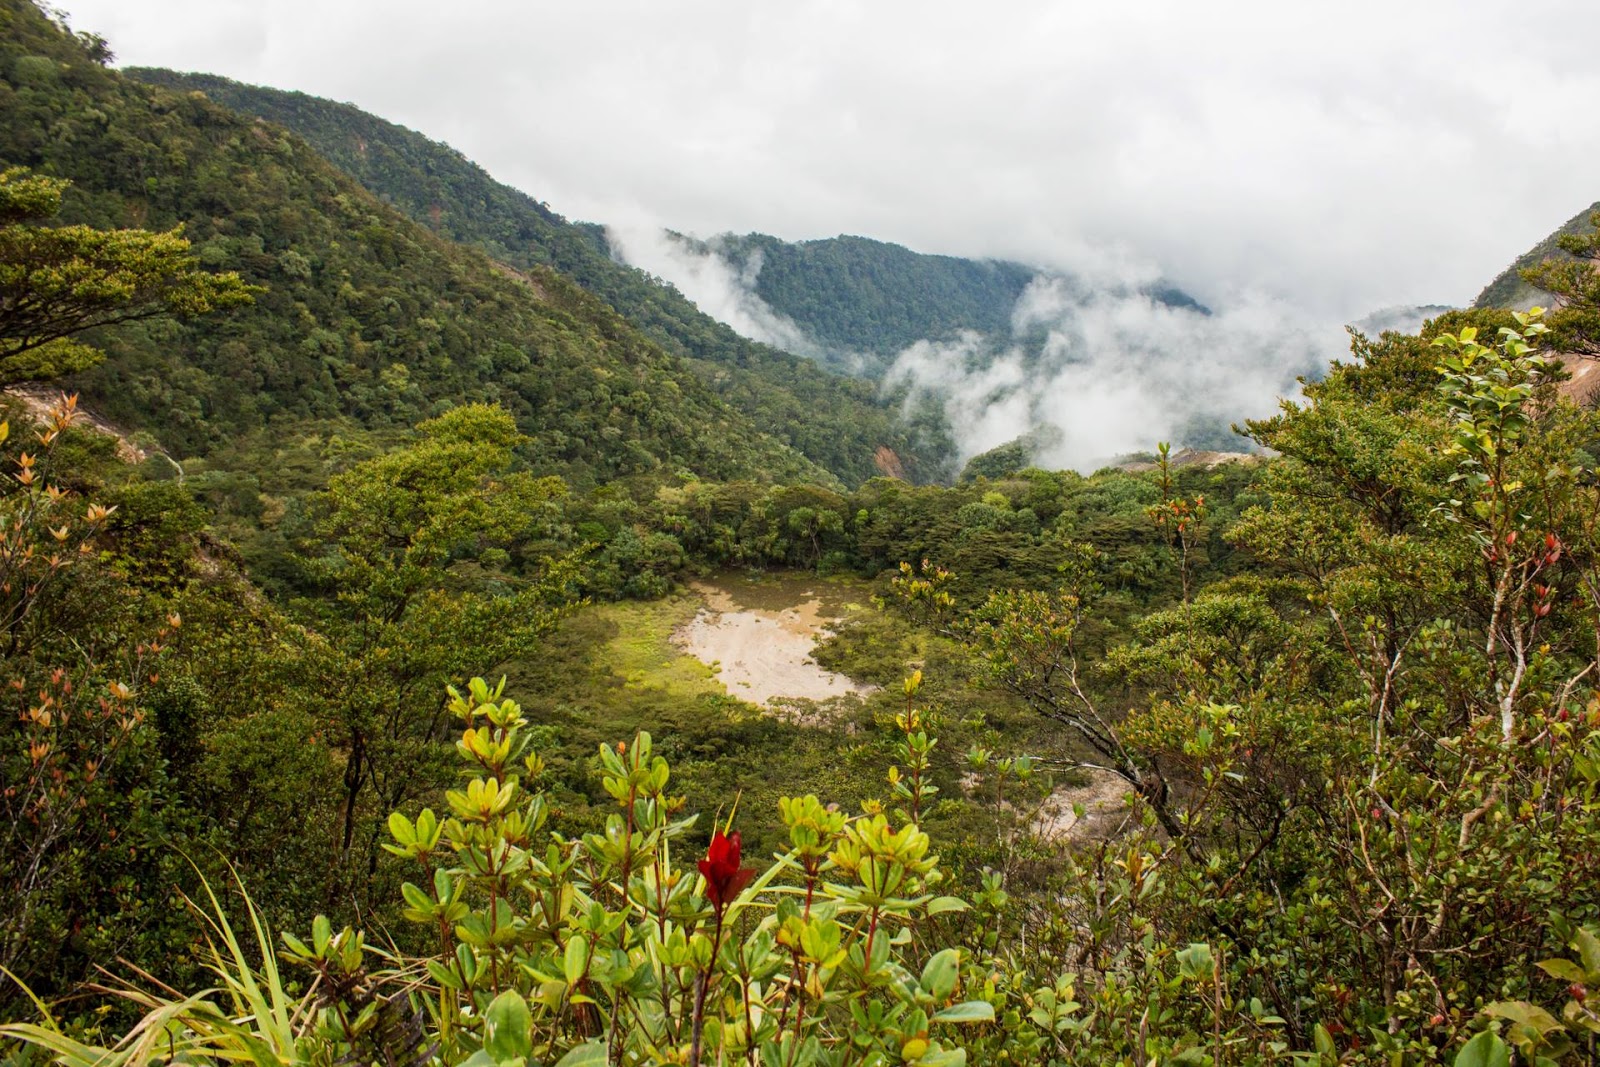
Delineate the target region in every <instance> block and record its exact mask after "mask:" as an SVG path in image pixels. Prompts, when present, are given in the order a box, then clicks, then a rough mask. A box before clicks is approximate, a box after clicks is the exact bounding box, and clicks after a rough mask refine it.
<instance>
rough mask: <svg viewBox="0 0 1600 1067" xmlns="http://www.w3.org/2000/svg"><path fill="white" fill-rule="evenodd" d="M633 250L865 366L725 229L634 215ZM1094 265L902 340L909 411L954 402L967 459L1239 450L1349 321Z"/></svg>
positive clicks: (615, 240) (752, 333) (771, 332)
mask: <svg viewBox="0 0 1600 1067" xmlns="http://www.w3.org/2000/svg"><path fill="white" fill-rule="evenodd" d="M607 232H608V236H609V237H610V240H611V244H612V249H613V251H614V252H615V253H616V254H617V255H619V256H620V257H621V258H622V259H623V260H625V261H626V262H628V263H629V264H631V265H633V266H635V267H639V268H641V269H643V270H645V271H647V272H649V273H651V274H653V275H656V276H657V277H659V278H663V279H665V280H667V281H669V282H671V283H672V284H673V285H675V286H676V287H677V288H678V289H679V290H680V291H681V292H682V293H683V294H684V295H685V296H687V297H689V298H690V299H691V300H693V301H694V302H695V303H696V304H698V305H699V307H700V309H701V310H702V311H704V312H706V313H707V314H709V315H712V316H714V317H716V318H718V319H720V320H721V321H722V322H724V323H726V324H727V325H729V326H731V327H732V328H733V329H734V330H736V331H737V332H739V333H740V334H742V335H744V336H745V337H749V338H751V339H752V340H757V341H763V342H766V343H768V344H771V345H774V346H776V347H779V348H783V349H785V350H787V351H790V352H794V353H797V354H799V355H804V356H809V357H811V358H813V359H816V360H819V361H821V362H824V363H827V364H829V365H831V366H834V367H835V368H848V369H852V370H859V369H860V368H861V367H863V366H865V365H866V363H865V362H864V361H863V358H862V357H861V356H860V355H859V354H856V353H851V352H848V351H840V350H837V349H833V348H830V347H828V346H825V345H822V344H820V343H819V342H817V341H816V340H815V339H814V338H812V337H811V336H809V335H808V334H807V333H806V331H805V329H804V328H803V327H802V326H801V325H800V324H799V323H797V322H795V321H794V320H793V319H791V318H789V317H787V316H785V315H783V314H781V313H779V312H777V311H776V310H774V309H773V308H772V307H770V306H769V305H768V304H767V303H766V302H765V301H764V300H762V299H761V297H760V296H759V295H758V294H757V292H756V289H755V284H756V279H757V277H758V276H759V274H760V270H761V260H760V257H759V256H756V257H753V258H752V259H750V260H749V261H747V262H745V263H743V264H742V265H735V264H734V263H732V262H731V261H730V260H729V259H728V258H727V257H725V256H723V255H721V254H720V253H719V252H718V251H717V248H716V242H715V240H712V241H710V242H702V241H695V240H691V239H686V238H682V237H679V236H676V235H673V234H669V233H666V232H665V231H662V230H660V229H657V228H652V227H648V226H639V227H634V228H629V229H621V228H612V229H610V230H608V231H607ZM1092 262H1094V264H1095V271H1094V274H1093V275H1092V276H1084V275H1076V274H1074V275H1062V274H1052V273H1047V272H1046V273H1041V274H1040V275H1039V277H1037V278H1035V279H1034V281H1033V282H1032V284H1030V285H1029V287H1028V288H1027V289H1026V290H1025V291H1024V292H1023V294H1022V296H1021V298H1020V299H1018V301H1017V303H1016V306H1015V308H1014V309H1013V310H1012V316H1011V330H1010V333H1009V335H1008V336H999V337H996V336H988V335H984V334H981V333H978V332H976V331H965V332H963V333H962V334H960V335H959V336H957V337H955V338H953V339H941V340H932V339H930V340H923V341H918V342H917V343H916V344H913V345H911V346H910V347H908V348H906V349H904V350H903V351H901V352H900V353H898V354H897V355H896V356H895V358H894V359H893V360H892V362H891V363H890V365H889V367H888V369H887V372H886V373H885V374H884V375H883V379H884V388H885V389H886V390H888V391H890V392H903V393H904V397H905V399H904V403H905V404H906V406H907V409H908V410H909V409H911V408H913V407H915V406H917V405H920V404H925V403H927V402H928V401H929V400H930V399H931V400H932V401H934V402H935V403H937V404H938V405H939V406H940V407H941V408H942V409H943V411H944V413H945V416H946V418H947V420H948V421H949V424H950V427H951V431H952V433H953V435H954V438H955V442H956V447H957V452H958V455H957V459H958V461H959V462H960V463H965V462H966V461H967V460H968V459H971V458H972V457H973V456H975V455H978V454H979V453H982V452H986V451H988V450H989V449H991V448H996V447H998V446H1000V445H1003V444H1006V443H1008V442H1010V441H1013V440H1016V439H1017V438H1019V437H1024V436H1028V437H1031V439H1032V440H1034V441H1035V442H1036V443H1037V447H1038V449H1039V454H1038V455H1036V456H1035V457H1034V459H1035V461H1036V462H1038V463H1040V464H1042V465H1044V466H1048V467H1059V468H1073V469H1077V470H1081V471H1091V470H1094V469H1096V468H1097V467H1099V466H1102V465H1104V464H1105V463H1106V462H1107V461H1109V460H1112V459H1114V458H1115V457H1117V456H1119V455H1125V454H1127V453H1130V452H1142V451H1149V450H1151V449H1153V448H1154V447H1155V445H1156V443H1157V442H1158V441H1171V442H1173V443H1174V444H1175V445H1180V446H1181V445H1189V446H1194V447H1205V448H1223V449H1242V448H1246V447H1248V445H1247V443H1246V442H1244V440H1243V439H1242V438H1238V437H1235V436H1233V435H1232V434H1231V433H1230V430H1229V427H1230V425H1231V424H1233V423H1235V422H1241V421H1243V420H1244V419H1247V418H1255V417H1259V416H1264V415H1269V414H1271V413H1272V412H1273V411H1274V410H1275V409H1276V407H1277V404H1278V401H1279V399H1280V398H1282V397H1286V396H1294V395H1297V394H1298V392H1299V384H1298V382H1297V380H1296V379H1297V378H1298V377H1299V376H1301V375H1307V374H1318V373H1320V372H1321V370H1322V368H1324V367H1325V366H1326V365H1327V363H1328V361H1329V360H1330V359H1333V358H1336V357H1338V356H1339V355H1340V354H1342V353H1343V352H1344V350H1345V348H1346V343H1347V338H1346V336H1345V334H1344V331H1343V328H1342V325H1341V324H1340V323H1339V322H1337V321H1335V320H1329V321H1326V322H1322V323H1316V324H1308V323H1309V322H1310V320H1309V317H1308V315H1307V313H1306V312H1305V311H1304V310H1302V309H1298V308H1293V307H1291V306H1289V305H1288V304H1286V303H1284V302H1283V301H1282V300H1280V299H1276V298H1273V297H1270V296H1267V295H1264V294H1262V293H1260V292H1242V293H1233V294H1227V300H1226V303H1225V304H1223V305H1222V306H1221V307H1219V308H1218V309H1217V310H1214V311H1212V310H1208V309H1204V308H1197V307H1192V306H1173V305H1171V304H1169V303H1167V302H1164V301H1163V300H1161V299H1160V298H1159V297H1157V296H1153V295H1151V293H1152V292H1159V291H1160V275H1159V272H1158V271H1157V270H1156V269H1155V268H1154V267H1153V266H1152V265H1151V264H1149V263H1148V262H1144V261H1141V260H1139V259H1138V258H1137V257H1128V256H1110V255H1108V256H1103V257H1098V258H1095V259H1093V260H1092Z"/></svg>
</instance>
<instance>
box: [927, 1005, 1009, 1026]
mask: <svg viewBox="0 0 1600 1067" xmlns="http://www.w3.org/2000/svg"><path fill="white" fill-rule="evenodd" d="M933 1021H934V1022H936V1023H992V1022H994V1005H993V1004H990V1003H989V1002H988V1001H986V1000H967V1001H963V1002H962V1003H960V1004H952V1005H950V1006H949V1007H948V1008H946V1009H944V1011H941V1012H939V1013H938V1014H936V1015H935V1016H934V1017H933Z"/></svg>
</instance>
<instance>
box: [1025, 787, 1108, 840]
mask: <svg viewBox="0 0 1600 1067" xmlns="http://www.w3.org/2000/svg"><path fill="white" fill-rule="evenodd" d="M1084 773H1085V774H1087V775H1088V776H1089V781H1088V782H1087V783H1086V784H1084V785H1079V786H1061V787H1059V788H1057V789H1056V790H1054V791H1053V792H1052V793H1051V794H1050V795H1049V796H1048V797H1046V798H1045V801H1044V803H1043V804H1042V805H1041V806H1040V808H1039V811H1038V814H1036V815H1035V816H1034V818H1033V825H1032V829H1033V832H1034V834H1035V835H1036V836H1038V837H1039V838H1040V839H1041V840H1044V841H1057V842H1065V843H1070V844H1078V843H1081V842H1084V841H1104V840H1105V839H1107V838H1109V837H1113V836H1115V835H1116V833H1117V831H1118V830H1119V829H1121V827H1122V826H1123V824H1124V823H1125V822H1126V821H1127V818H1128V814H1129V809H1128V802H1127V800H1126V799H1125V798H1126V797H1127V794H1128V791H1129V790H1130V789H1132V788H1133V787H1132V786H1130V785H1129V784H1128V783H1127V781H1126V780H1124V779H1123V778H1122V777H1121V776H1119V775H1116V774H1113V773H1112V772H1110V771H1102V770H1089V769H1085V770H1084ZM1076 805H1082V807H1083V815H1082V816H1079V815H1078V813H1077V810H1076V807H1075V806H1076Z"/></svg>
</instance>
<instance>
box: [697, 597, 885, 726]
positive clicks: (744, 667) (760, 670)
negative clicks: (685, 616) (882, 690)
mask: <svg viewBox="0 0 1600 1067" xmlns="http://www.w3.org/2000/svg"><path fill="white" fill-rule="evenodd" d="M789 586H796V587H798V588H789ZM689 588H690V589H691V590H692V591H693V592H694V593H695V594H696V595H697V596H699V597H700V599H701V601H702V602H703V606H702V607H701V608H700V610H699V611H698V612H696V613H695V616H694V618H693V619H690V620H689V621H688V622H687V623H685V624H684V625H683V626H680V627H679V628H678V630H677V631H676V632H675V633H674V634H673V635H672V641H673V644H674V645H676V646H677V647H678V648H679V649H681V650H683V651H684V652H686V653H688V654H689V655H691V656H694V657H695V658H696V659H698V660H700V661H701V662H703V663H706V664H708V665H710V666H711V667H712V668H713V669H715V670H716V671H717V678H718V680H719V681H721V683H722V685H723V687H724V688H725V689H727V691H728V694H729V695H730V696H735V697H738V698H739V699H741V700H747V701H749V702H750V703H752V704H757V705H760V706H761V707H765V708H769V709H772V710H788V709H786V708H785V706H784V705H785V702H788V701H793V700H814V701H826V700H832V699H834V698H836V697H846V696H852V695H855V696H865V695H866V694H868V693H870V692H872V691H873V687H872V686H868V685H862V684H860V683H859V682H855V681H852V680H851V679H850V678H847V677H846V676H845V675H842V674H835V673H834V672H832V671H828V670H824V669H823V668H822V667H820V666H818V665H817V663H816V661H815V660H814V659H813V658H812V652H813V650H814V649H815V648H816V644H817V639H818V638H819V637H821V636H822V635H823V634H825V633H826V632H827V631H828V629H829V627H830V626H831V625H832V624H833V623H835V622H837V621H838V620H839V619H840V618H841V617H842V616H843V614H844V613H845V611H846V610H847V606H846V605H845V604H844V603H843V602H842V598H841V597H840V596H839V595H837V594H835V593H833V592H832V591H820V590H818V589H815V588H812V587H811V585H809V584H808V583H806V582H788V583H780V584H779V585H777V586H775V587H767V586H763V587H760V588H757V589H744V588H742V587H735V588H730V586H729V585H728V584H712V583H709V582H693V583H690V586H689Z"/></svg>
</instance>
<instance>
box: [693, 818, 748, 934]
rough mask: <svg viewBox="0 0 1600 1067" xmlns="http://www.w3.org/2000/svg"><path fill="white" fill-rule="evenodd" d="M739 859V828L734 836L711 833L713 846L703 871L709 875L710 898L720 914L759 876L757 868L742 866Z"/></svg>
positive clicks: (708, 896)
mask: <svg viewBox="0 0 1600 1067" xmlns="http://www.w3.org/2000/svg"><path fill="white" fill-rule="evenodd" d="M739 858H740V857H739V831H737V830H735V831H734V832H733V834H732V836H728V835H725V834H723V832H722V831H721V830H718V831H717V832H716V833H714V834H712V835H711V847H710V848H708V849H706V858H705V859H703V860H701V861H700V873H701V874H702V875H704V876H705V880H706V897H707V898H708V899H709V900H710V901H711V906H712V907H713V908H716V909H717V914H718V915H721V914H722V909H723V908H726V907H727V906H728V905H729V904H730V903H731V902H732V901H733V899H734V898H735V897H737V896H738V895H739V891H740V890H741V889H743V888H744V887H745V886H746V885H748V884H749V883H750V879H752V878H754V877H755V875H756V871H755V868H754V867H741V866H739Z"/></svg>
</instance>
